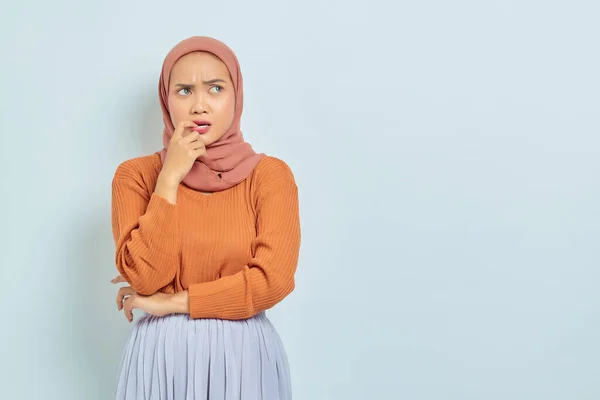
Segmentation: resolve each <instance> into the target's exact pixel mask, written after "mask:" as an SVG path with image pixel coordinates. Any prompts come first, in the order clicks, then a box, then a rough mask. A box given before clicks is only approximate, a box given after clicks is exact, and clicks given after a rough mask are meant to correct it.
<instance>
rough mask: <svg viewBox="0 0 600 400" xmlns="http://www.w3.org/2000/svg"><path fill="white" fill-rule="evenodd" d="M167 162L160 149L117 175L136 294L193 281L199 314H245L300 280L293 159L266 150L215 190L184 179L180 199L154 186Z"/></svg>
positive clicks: (122, 240)
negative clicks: (241, 176)
mask: <svg viewBox="0 0 600 400" xmlns="http://www.w3.org/2000/svg"><path fill="white" fill-rule="evenodd" d="M160 168H161V161H160V157H159V156H158V155H157V154H153V155H150V156H145V157H138V158H134V159H131V160H128V161H125V162H124V163H122V164H121V165H119V167H118V168H117V171H116V173H115V176H114V178H113V181H112V227H113V237H114V240H115V244H116V265H117V269H118V271H119V273H120V274H121V275H122V276H123V277H124V278H125V280H126V281H127V282H128V283H129V284H130V285H131V287H132V288H133V289H134V290H135V291H136V292H137V293H140V294H143V295H151V294H153V293H156V292H163V293H175V292H178V291H182V290H188V292H189V303H190V304H189V306H190V316H191V317H192V318H219V319H244V318H249V317H252V316H254V315H256V314H258V313H259V312H261V311H264V310H267V309H269V308H271V307H273V306H274V305H275V304H277V303H278V302H280V301H281V300H282V299H283V298H284V297H286V296H287V295H288V294H289V293H290V292H291V291H292V290H293V289H294V274H295V272H296V266H297V263H298V257H299V251H300V220H299V209H298V189H297V186H296V183H295V180H294V176H293V174H292V172H291V170H290V168H289V167H288V166H287V164H285V163H284V162H283V161H281V160H279V159H277V158H274V157H269V156H267V157H264V158H263V159H262V160H261V161H260V162H259V164H258V165H257V166H256V168H255V169H254V171H253V172H252V174H251V175H250V176H248V178H247V179H245V180H244V181H243V182H241V183H240V184H238V185H236V186H234V187H232V188H230V189H227V190H224V191H221V192H215V193H212V194H209V195H206V194H203V193H200V192H197V191H195V190H193V189H190V188H188V187H187V186H185V185H183V184H180V185H179V188H178V193H177V204H171V203H169V202H168V201H167V200H166V199H164V198H162V197H160V196H158V195H156V194H154V193H153V192H154V187H155V185H156V181H157V178H158V174H159V172H160Z"/></svg>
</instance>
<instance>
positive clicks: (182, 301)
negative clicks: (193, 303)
mask: <svg viewBox="0 0 600 400" xmlns="http://www.w3.org/2000/svg"><path fill="white" fill-rule="evenodd" d="M170 302H171V309H172V312H173V313H176V314H189V313H190V305H189V302H190V296H189V294H188V291H187V290H183V291H181V292H177V293H173V294H172V295H171V298H170Z"/></svg>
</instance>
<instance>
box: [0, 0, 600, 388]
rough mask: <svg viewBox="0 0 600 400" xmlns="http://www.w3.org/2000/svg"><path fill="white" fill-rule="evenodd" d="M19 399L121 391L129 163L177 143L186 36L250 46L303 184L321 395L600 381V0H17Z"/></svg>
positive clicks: (311, 342) (7, 10) (11, 152)
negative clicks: (118, 177) (119, 210)
mask: <svg viewBox="0 0 600 400" xmlns="http://www.w3.org/2000/svg"><path fill="white" fill-rule="evenodd" d="M0 14H1V17H0V34H1V38H0V40H1V52H0V54H1V57H2V62H1V64H0V77H1V78H0V93H1V98H0V113H1V132H2V156H1V157H0V160H1V161H0V162H1V164H2V165H1V170H2V174H3V176H2V178H3V179H2V196H1V197H0V206H1V209H2V213H1V221H0V222H1V227H2V240H1V246H2V248H1V251H0V257H1V259H0V261H1V275H0V278H1V282H2V292H1V293H2V294H1V298H0V300H1V303H0V306H1V309H2V316H1V318H0V321H1V322H0V323H1V325H2V326H1V328H0V354H1V355H2V356H1V358H0V387H1V388H2V394H1V397H2V398H3V399H19V400H28V399H45V400H50V399H61V400H69V399H86V400H93V399H101V400H104V399H110V398H112V396H113V390H114V385H115V382H116V377H117V372H118V366H119V362H120V358H121V351H122V349H123V345H124V343H125V341H126V339H127V335H128V333H129V330H130V329H131V325H129V324H128V323H127V322H126V320H125V318H124V316H123V315H122V314H121V313H119V312H118V311H117V310H116V306H115V301H114V300H115V294H116V290H117V288H116V287H115V286H112V285H111V284H110V283H109V280H110V279H111V278H113V277H114V276H115V274H116V269H115V267H114V262H113V259H114V244H113V242H112V237H111V230H110V229H111V228H110V183H111V179H112V176H113V173H114V170H115V168H116V167H117V165H118V164H119V163H120V162H122V161H124V160H125V159H128V158H131V157H135V156H140V155H145V154H149V153H152V152H154V151H156V150H159V149H160V145H161V140H160V137H161V136H160V135H161V129H162V122H161V116H160V110H159V106H158V101H157V86H158V77H159V72H160V67H161V63H162V60H163V57H164V56H165V55H166V53H167V52H168V50H169V49H170V48H171V47H172V46H174V45H175V44H176V43H177V42H178V41H179V40H181V39H184V38H186V37H188V36H192V35H209V36H214V37H216V38H218V39H220V40H223V41H224V42H226V43H227V44H229V45H230V46H231V47H232V48H233V49H234V51H235V52H236V53H237V55H238V57H239V59H240V62H241V65H242V71H243V74H244V79H245V99H246V103H245V110H244V116H243V121H242V129H243V132H244V135H245V137H246V139H247V140H248V141H249V142H251V143H252V145H253V146H254V148H255V149H256V150H257V151H261V152H266V153H268V154H271V155H275V156H277V157H280V158H282V159H284V160H285V161H286V162H288V164H289V165H290V166H291V167H292V169H293V171H294V173H295V176H296V179H297V181H298V185H299V187H300V195H301V199H300V200H301V207H302V224H303V245H302V254H301V262H300V265H299V269H298V274H297V289H296V291H295V292H294V293H293V294H292V295H291V296H290V297H289V298H288V299H286V300H285V301H284V302H283V303H281V304H280V305H278V306H277V307H276V308H275V309H273V310H272V311H271V312H269V315H270V318H271V319H272V320H273V322H274V323H275V324H276V326H277V328H278V330H279V332H280V334H281V336H282V338H283V340H284V341H285V344H286V348H287V350H288V354H289V358H290V362H291V367H292V373H293V385H294V393H295V399H297V400H320V399H327V400H328V399H344V400H365V399H386V400H387V399H391V400H394V399H411V400H434V399H435V400H440V399H444V400H446V399H448V400H471V399H473V400H482V399H485V400H507V399H511V400H517V399H519V400H520V399H523V400H532V399H536V400H537V399H539V400H554V399H557V400H558V399H561V400H584V399H595V400H597V399H598V398H600V344H599V340H598V337H599V335H600V313H599V308H600V291H599V279H600V272H599V269H598V267H599V260H600V257H599V250H598V248H599V247H598V244H599V241H600V228H599V224H600V213H599V212H598V205H599V204H600V188H599V183H600V178H599V173H600V138H599V133H600V121H599V115H598V110H599V107H600V95H599V93H600V78H599V73H598V71H600V55H599V52H598V38H599V37H600V25H599V24H598V18H599V14H600V6H599V5H598V3H597V2H595V1H577V0H570V1H566V0H563V1H541V0H538V1H534V0H520V1H509V0H502V1H499V0H498V1H476V0H471V1H466V0H459V1H453V2H449V1H442V0H437V1H435V0H429V1H419V2H416V1H410V2H409V1H401V2H392V1H369V2H366V3H365V2H356V1H355V2H347V1H345V2H342V1H328V2H320V1H302V2H283V1H235V2H234V1H226V2H217V1H215V2H201V1H173V2H171V3H170V4H169V3H168V2H164V1H150V2H149V1H124V2H118V1H115V0H111V1H101V2H78V1H74V0H73V1H68V0H57V1H54V2H43V1H41V0H38V1H32V0H21V1H19V2H9V3H6V4H3V5H2V11H1V12H0Z"/></svg>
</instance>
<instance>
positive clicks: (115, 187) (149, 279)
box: [112, 162, 179, 295]
mask: <svg viewBox="0 0 600 400" xmlns="http://www.w3.org/2000/svg"><path fill="white" fill-rule="evenodd" d="M176 214H177V206H176V205H174V204H171V203H169V202H168V201H167V200H166V199H164V198H162V197H160V196H158V195H156V194H154V193H153V192H151V191H150V190H148V189H147V186H146V184H145V183H144V181H143V179H142V176H141V174H140V173H139V172H138V171H136V170H135V168H134V167H133V166H132V165H130V164H128V163H127V162H125V163H123V164H121V165H120V166H119V168H118V169H117V171H116V173H115V176H114V178H113V181H112V229H113V238H114V241H115V244H116V265H117V270H118V271H119V273H120V274H121V276H123V278H125V280H126V281H127V282H128V283H129V284H130V285H131V287H132V288H133V289H134V290H135V291H136V292H138V293H140V294H143V295H151V294H154V293H156V292H157V291H158V290H159V289H160V288H162V287H164V286H165V285H167V284H168V283H170V282H171V281H173V279H174V277H175V274H176V271H177V267H178V265H179V251H178V249H179V243H178V239H177V231H178V227H177V216H176Z"/></svg>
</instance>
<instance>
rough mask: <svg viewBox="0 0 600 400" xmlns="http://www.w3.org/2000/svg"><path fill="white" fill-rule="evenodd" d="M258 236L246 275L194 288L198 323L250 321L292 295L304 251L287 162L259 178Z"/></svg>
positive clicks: (264, 171) (295, 193)
mask: <svg viewBox="0 0 600 400" xmlns="http://www.w3.org/2000/svg"><path fill="white" fill-rule="evenodd" d="M255 179H256V182H255V184H256V190H255V196H254V197H255V207H256V208H255V210H256V215H257V220H256V225H257V226H256V227H257V236H256V238H255V240H254V241H253V243H252V255H253V257H252V259H251V260H250V261H249V263H248V264H247V265H245V266H244V267H243V269H242V270H241V271H239V272H238V273H236V274H233V275H230V276H225V277H222V278H220V279H217V280H215V281H212V282H206V283H195V284H191V285H190V286H189V288H188V292H189V307H190V316H191V317H192V318H218V319H245V318H250V317H252V316H254V315H256V314H258V313H259V312H261V311H264V310H267V309H269V308H271V307H273V306H274V305H275V304H277V303H278V302H280V301H281V300H283V299H284V298H285V297H286V296H287V295H288V294H289V293H291V292H292V290H293V289H294V286H295V283H294V282H295V281H294V274H295V272H296V267H297V263H298V258H299V251H300V218H299V209H298V188H297V186H296V183H295V180H294V177H293V175H292V172H291V170H290V169H289V167H288V166H287V164H285V163H284V162H283V161H281V160H277V161H276V162H269V163H267V165H266V166H264V168H263V169H261V171H260V174H257V176H256V178H255Z"/></svg>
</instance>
